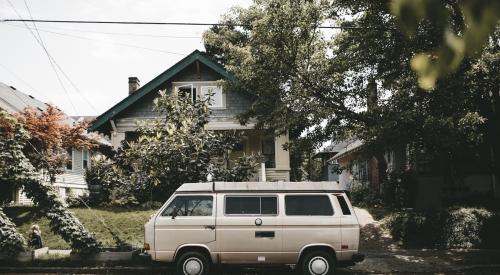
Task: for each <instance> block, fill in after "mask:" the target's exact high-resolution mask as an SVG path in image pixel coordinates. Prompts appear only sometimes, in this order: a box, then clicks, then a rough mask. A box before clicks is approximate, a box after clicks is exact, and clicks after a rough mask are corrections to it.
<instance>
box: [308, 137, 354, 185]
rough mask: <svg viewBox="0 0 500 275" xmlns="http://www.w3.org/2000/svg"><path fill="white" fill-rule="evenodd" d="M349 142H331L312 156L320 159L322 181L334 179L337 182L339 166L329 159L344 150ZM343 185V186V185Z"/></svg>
mask: <svg viewBox="0 0 500 275" xmlns="http://www.w3.org/2000/svg"><path fill="white" fill-rule="evenodd" d="M348 144H349V142H345V141H342V142H336V141H334V142H332V143H331V144H330V145H328V146H326V147H325V148H323V149H322V150H320V151H319V152H318V153H316V154H315V155H314V156H313V158H315V159H320V160H321V180H322V181H336V182H339V180H340V174H339V173H338V172H337V170H338V169H337V167H338V166H339V164H338V162H337V161H336V160H331V158H332V157H333V156H335V155H336V154H337V153H339V152H340V151H342V150H344V149H345V148H346V147H347V145H348ZM343 187H345V186H343Z"/></svg>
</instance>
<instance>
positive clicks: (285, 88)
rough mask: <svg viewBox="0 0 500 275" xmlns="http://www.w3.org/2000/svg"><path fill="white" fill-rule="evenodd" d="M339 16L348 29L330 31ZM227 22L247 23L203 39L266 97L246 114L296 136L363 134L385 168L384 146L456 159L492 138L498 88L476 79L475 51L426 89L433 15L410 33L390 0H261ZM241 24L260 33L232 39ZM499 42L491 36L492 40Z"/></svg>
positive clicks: (309, 140)
mask: <svg viewBox="0 0 500 275" xmlns="http://www.w3.org/2000/svg"><path fill="white" fill-rule="evenodd" d="M312 11H313V12H312ZM463 16H464V15H463V14H462V13H452V14H451V16H450V17H448V20H449V21H448V25H449V26H452V27H454V28H453V29H454V30H455V29H456V30H460V28H459V27H460V26H461V24H462V23H461V22H464V19H463ZM332 21H335V22H337V24H340V26H342V28H343V29H342V30H341V31H339V32H336V33H334V34H333V35H332V36H331V37H329V36H328V33H326V32H322V31H321V29H320V28H319V26H320V25H322V24H326V23H330V22H332ZM222 22H223V23H226V22H228V23H229V24H230V25H231V24H234V25H238V26H240V27H238V28H231V26H229V27H226V28H224V27H219V29H217V30H214V29H212V30H209V31H208V32H207V33H205V35H204V39H205V40H204V41H205V44H208V45H210V46H211V47H218V48H219V49H218V54H219V55H221V56H224V62H225V63H224V64H225V66H226V68H227V69H228V70H229V71H230V72H232V73H233V74H234V75H235V80H234V81H232V82H231V81H230V82H228V84H227V85H229V86H233V87H234V88H238V89H247V91H248V92H249V93H252V94H254V95H255V96H256V97H257V98H258V99H257V102H256V103H255V105H254V106H253V108H252V110H251V111H250V112H248V113H247V114H246V115H245V116H244V117H243V119H246V118H249V117H254V118H257V119H258V120H259V122H260V123H259V125H266V126H268V127H271V128H273V129H278V130H284V129H287V128H288V129H292V130H291V131H292V132H294V133H295V134H294V137H295V139H292V143H295V144H306V145H307V146H312V147H317V146H318V144H321V143H322V142H324V141H327V140H331V139H337V140H339V139H340V140H342V139H347V138H350V137H356V138H359V139H362V140H363V141H364V142H365V147H364V148H365V150H366V151H367V154H369V155H371V156H374V157H375V158H376V159H377V160H378V163H379V165H380V166H379V168H380V169H379V170H380V171H385V169H384V162H385V159H384V157H383V152H384V151H385V150H387V149H392V148H397V147H406V145H408V144H411V145H414V146H416V147H418V148H419V150H426V151H427V152H428V153H430V154H432V155H433V156H447V157H448V158H449V160H448V163H454V162H455V163H456V161H454V160H456V155H457V154H458V153H459V152H460V151H461V150H464V148H470V147H473V146H475V145H477V144H478V143H480V142H481V141H482V140H484V138H485V134H486V131H485V127H486V123H487V121H492V119H493V118H494V117H493V116H492V115H491V113H492V112H490V111H487V110H488V108H490V107H488V108H486V107H487V106H491V105H492V102H493V99H492V98H493V96H492V95H489V94H488V93H490V92H491V91H492V90H491V89H493V93H494V94H495V92H494V89H495V88H493V87H492V86H491V84H486V83H481V81H480V78H476V77H471V72H473V68H474V67H473V66H474V62H476V60H477V58H476V57H473V56H465V57H464V59H463V60H462V62H460V66H458V67H457V69H456V70H454V71H453V72H451V73H450V74H448V75H446V76H445V77H442V78H441V79H439V80H438V81H437V83H436V86H435V90H434V91H433V92H432V93H429V92H427V91H426V90H423V89H421V88H420V86H419V85H418V84H417V83H418V81H417V78H418V75H416V74H415V72H413V71H412V70H411V68H410V63H411V59H412V57H413V56H414V54H415V53H419V52H428V51H431V50H433V49H435V48H436V47H437V46H438V45H440V43H441V41H442V37H441V36H440V35H439V34H440V33H442V32H441V31H442V30H441V29H440V26H436V25H434V24H432V22H429V23H427V24H421V25H419V28H418V29H417V30H416V32H415V33H414V34H413V35H412V36H411V37H409V38H408V37H407V36H406V33H404V32H403V31H400V30H399V28H398V24H399V21H398V20H397V18H395V17H394V16H393V15H392V14H391V10H390V5H389V1H369V0H336V1H333V2H332V3H331V5H330V4H325V3H324V2H322V1H288V0H268V1H257V2H255V4H254V5H252V6H251V7H249V8H248V9H239V10H233V11H231V12H230V13H229V14H228V15H226V16H224V18H223V19H222ZM221 28H222V29H221ZM235 32H236V33H241V34H242V35H245V36H248V37H251V39H249V40H242V41H243V42H244V43H243V44H240V43H232V42H231V39H226V38H227V37H239V36H241V35H238V34H235ZM497 41H498V40H495V38H493V37H491V36H490V39H489V45H490V46H493V45H497V44H498V43H497ZM212 51H213V50H212ZM481 55H483V52H481V53H479V56H481ZM491 69H494V67H491ZM483 72H486V73H487V74H488V75H491V74H494V71H493V70H492V71H488V70H484V71H483ZM492 78H493V77H492ZM472 79H475V80H472ZM473 85H479V87H482V88H478V87H476V88H472V86H473ZM487 85H489V86H487ZM476 91H481V92H480V93H477V92H476ZM489 91H490V92H489ZM496 121H498V120H496ZM490 140H492V139H491V138H490ZM291 146H296V145H294V144H291ZM450 169H451V168H450ZM455 170H456V169H455ZM382 177H384V176H383V175H382Z"/></svg>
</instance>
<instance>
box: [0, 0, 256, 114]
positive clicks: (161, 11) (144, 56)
mask: <svg viewBox="0 0 500 275" xmlns="http://www.w3.org/2000/svg"><path fill="white" fill-rule="evenodd" d="M9 1H10V3H12V4H13V6H14V8H15V9H16V10H17V12H18V13H19V14H20V16H21V17H22V18H23V19H30V14H29V13H28V9H27V7H26V5H25V1H26V4H27V6H28V8H29V11H30V12H31V16H32V17H33V18H35V19H53V20H106V21H160V22H210V23H214V22H218V21H219V19H220V17H221V16H222V15H223V14H225V13H227V12H228V11H229V9H230V8H231V7H234V6H241V7H248V6H249V5H250V4H251V3H252V1H251V0H233V1H230V0H210V1H207V0H182V1H171V0H147V1H146V0H141V1H137V0H71V1H68V0H44V1H40V0H0V18H1V19H5V18H9V19H18V18H19V17H18V15H17V14H16V13H15V11H14V10H13V8H12V7H11V5H10V4H9ZM27 24H28V26H29V27H30V28H32V31H33V33H34V34H35V35H36V31H35V30H34V26H33V25H32V24H31V23H27ZM36 27H37V29H38V31H39V33H40V36H41V37H42V41H43V44H44V45H45V47H46V49H47V51H48V53H49V54H50V55H51V56H52V57H53V59H54V60H55V62H56V63H57V65H58V66H59V67H60V68H62V70H63V72H64V73H60V71H59V70H58V72H59V77H60V79H61V81H62V83H63V85H64V87H65V88H66V91H65V89H63V88H62V87H61V84H60V83H59V81H58V77H57V75H56V73H55V72H54V70H53V68H52V67H53V66H54V67H55V66H57V65H51V63H50V62H49V59H48V57H47V55H46V53H45V51H44V49H43V47H42V46H41V45H39V43H38V42H37V41H36V40H35V38H34V37H33V35H32V34H31V33H30V31H29V30H28V29H27V28H26V26H25V25H24V24H23V23H20V22H19V23H12V22H9V23H0V82H3V83H5V84H7V85H10V86H14V87H16V89H18V90H20V91H22V92H25V93H27V94H30V95H32V96H34V97H35V98H37V99H39V100H41V101H44V102H48V103H52V104H55V105H57V106H58V107H59V108H60V109H61V110H63V111H64V112H65V113H67V114H68V115H100V114H102V113H103V112H104V111H106V110H107V109H109V108H110V107H112V106H113V105H115V104H116V103H118V102H119V101H120V100H122V99H123V98H125V97H126V96H127V95H128V77H130V76H136V77H138V78H139V79H140V81H141V85H144V84H146V83H147V82H148V81H150V80H152V79H153V78H154V77H156V76H157V75H159V74H160V73H162V72H163V71H165V70H166V69H168V68H169V67H170V66H172V65H173V64H175V63H176V62H177V61H179V60H181V59H182V58H183V57H184V56H186V55H187V54H189V53H191V52H192V51H194V50H196V49H198V50H203V49H204V48H203V43H202V39H201V36H202V34H203V32H204V31H205V30H206V29H207V28H208V27H206V26H137V25H83V24H55V23H37V24H36ZM64 74H66V75H67V76H68V78H69V80H68V79H66V78H65V76H64ZM73 85H74V86H73Z"/></svg>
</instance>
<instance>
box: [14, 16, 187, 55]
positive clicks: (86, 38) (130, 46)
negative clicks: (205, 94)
mask: <svg viewBox="0 0 500 275" xmlns="http://www.w3.org/2000/svg"><path fill="white" fill-rule="evenodd" d="M7 26H10V27H16V28H22V27H20V26H16V25H11V24H8V25H7ZM39 31H41V32H45V33H51V34H55V35H60V36H66V37H72V38H78V39H85V40H91V41H97V42H102V43H108V44H114V45H119V46H123V47H129V48H135V49H141V50H147V51H153V52H161V53H166V54H174V55H181V56H185V55H186V54H185V53H178V52H171V51H165V50H161V49H155V48H148V47H142V46H138V45H132V44H126V43H119V42H110V41H105V40H101V39H94V38H90V37H85V36H79V35H74V34H67V33H60V32H54V31H49V30H45V29H40V28H39Z"/></svg>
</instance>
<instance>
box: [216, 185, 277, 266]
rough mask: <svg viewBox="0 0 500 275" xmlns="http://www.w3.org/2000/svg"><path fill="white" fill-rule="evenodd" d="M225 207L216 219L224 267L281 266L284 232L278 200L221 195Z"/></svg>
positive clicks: (251, 196) (262, 197)
mask: <svg viewBox="0 0 500 275" xmlns="http://www.w3.org/2000/svg"><path fill="white" fill-rule="evenodd" d="M218 196H219V197H218V200H219V201H220V202H222V203H224V206H223V207H221V206H219V214H220V215H218V216H217V244H218V247H219V253H220V254H219V255H220V260H221V263H238V264H253V263H260V264H266V263H279V262H280V258H281V248H282V228H281V222H280V217H279V215H278V196H277V195H273V194H252V195H250V194H249V195H241V194H227V195H222V194H221V195H218Z"/></svg>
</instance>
